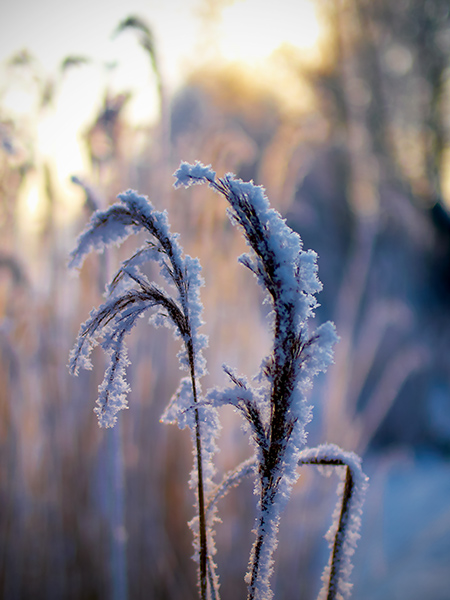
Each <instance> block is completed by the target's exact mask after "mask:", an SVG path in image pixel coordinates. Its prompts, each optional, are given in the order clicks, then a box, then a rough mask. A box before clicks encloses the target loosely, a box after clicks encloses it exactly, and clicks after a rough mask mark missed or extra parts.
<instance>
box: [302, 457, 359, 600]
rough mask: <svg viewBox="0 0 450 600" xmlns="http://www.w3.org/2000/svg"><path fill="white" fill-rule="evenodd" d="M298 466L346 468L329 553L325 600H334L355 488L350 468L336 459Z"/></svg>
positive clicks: (314, 459)
mask: <svg viewBox="0 0 450 600" xmlns="http://www.w3.org/2000/svg"><path fill="white" fill-rule="evenodd" d="M300 464H310V465H331V466H337V467H346V475H345V484H344V493H343V495H342V507H341V513H340V515H339V523H338V528H337V531H336V534H335V537H334V543H333V548H332V551H331V564H330V579H329V581H328V593H327V600H335V599H336V594H337V591H338V581H339V575H340V567H341V565H340V557H339V550H340V549H341V548H342V546H343V544H344V541H345V534H346V527H347V523H348V516H349V513H350V503H351V499H352V495H353V491H354V488H355V482H354V479H353V474H352V470H351V468H350V467H349V466H348V465H347V464H346V463H345V462H344V461H343V460H341V459H338V458H315V457H311V458H305V459H302V460H301V461H300Z"/></svg>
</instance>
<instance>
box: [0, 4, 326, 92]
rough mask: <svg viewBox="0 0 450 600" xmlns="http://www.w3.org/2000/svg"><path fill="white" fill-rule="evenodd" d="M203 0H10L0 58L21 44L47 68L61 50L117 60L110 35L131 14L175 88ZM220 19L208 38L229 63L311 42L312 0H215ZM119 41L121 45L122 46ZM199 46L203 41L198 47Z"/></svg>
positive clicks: (189, 55) (198, 29) (193, 46)
mask: <svg viewBox="0 0 450 600" xmlns="http://www.w3.org/2000/svg"><path fill="white" fill-rule="evenodd" d="M206 4H207V2H206V1H205V0H127V1H126V2H124V0H76V1H73V0H71V1H68V0H13V1H11V2H7V1H6V0H2V1H1V2H0V61H3V60H4V59H5V58H7V57H10V56H11V55H12V54H13V53H15V52H17V51H19V50H21V49H22V48H28V49H29V50H30V51H31V53H32V54H33V55H35V56H36V57H37V58H38V59H39V61H40V62H41V63H42V64H43V66H44V67H45V69H47V70H48V71H49V72H51V71H52V70H54V69H55V68H56V66H57V65H58V64H59V63H60V62H61V60H62V59H63V58H65V57H66V56H67V55H84V56H89V57H91V58H93V59H95V60H104V61H111V60H114V59H115V58H117V57H120V56H121V53H122V58H123V53H124V48H123V45H124V42H121V41H120V40H119V41H118V40H115V41H112V40H111V37H110V36H111V33H112V32H113V31H114V29H115V28H116V27H117V25H118V24H119V22H120V21H122V20H123V19H124V18H126V17H127V16H129V15H130V14H134V15H139V16H141V17H143V18H144V19H145V20H146V21H147V23H148V24H149V25H150V27H151V28H152V30H153V32H154V35H155V38H156V43H157V49H158V51H159V56H160V61H161V66H162V69H163V72H164V74H165V77H166V79H167V80H168V81H169V84H171V85H176V84H177V83H178V82H179V81H180V79H181V78H182V76H183V72H185V71H186V69H187V68H188V65H189V61H192V60H193V57H195V51H196V50H198V49H199V48H201V50H202V52H203V53H204V50H205V46H204V44H205V41H206V42H207V41H208V31H207V30H206V29H205V26H204V21H202V19H201V18H200V17H199V12H200V10H201V8H202V7H203V8H204V7H205V5H206ZM220 4H222V5H226V4H229V6H225V8H223V9H222V13H223V20H222V23H221V25H220V26H219V28H218V29H217V30H215V31H214V32H212V35H211V37H210V38H209V41H210V42H212V43H215V44H216V45H217V48H216V50H218V51H219V52H220V53H221V54H224V55H225V57H226V58H228V59H230V60H239V59H242V58H244V59H248V60H254V59H259V58H264V57H265V56H266V55H268V54H270V53H271V52H272V51H273V50H274V49H275V48H276V47H277V46H279V45H280V44H281V43H282V42H283V41H288V42H290V43H292V44H295V45H299V46H300V47H302V46H306V47H308V46H310V45H311V43H313V41H314V39H315V37H316V36H317V24H316V23H315V22H314V14H313V9H312V6H311V0H230V1H229V2H228V3H227V2H226V1H224V0H220ZM121 44H122V46H121ZM202 44H203V46H202Z"/></svg>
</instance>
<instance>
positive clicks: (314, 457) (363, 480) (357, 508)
mask: <svg viewBox="0 0 450 600" xmlns="http://www.w3.org/2000/svg"><path fill="white" fill-rule="evenodd" d="M311 461H317V463H319V464H321V463H322V464H323V463H327V464H330V463H331V464H335V465H336V464H338V465H340V464H342V465H345V466H340V467H339V468H340V471H341V473H340V476H341V482H340V484H339V486H338V491H337V493H338V498H339V499H338V502H337V504H336V508H335V510H334V512H333V517H332V524H331V527H330V528H329V530H328V531H327V533H326V535H325V538H326V539H327V541H328V543H329V545H330V550H331V551H332V550H333V546H334V543H335V538H336V533H337V531H338V528H339V520H340V518H341V513H342V498H343V494H344V488H345V479H346V474H345V473H346V470H347V467H348V468H349V469H350V472H351V478H352V482H353V488H352V493H351V497H350V499H349V500H348V506H347V516H346V518H345V519H344V523H343V526H344V538H343V541H342V543H340V544H338V548H337V554H336V559H335V568H336V569H337V581H336V585H335V588H334V590H333V591H334V592H335V597H336V599H337V600H348V599H349V598H350V593H351V589H352V584H351V582H350V575H351V572H352V569H353V564H352V557H353V554H354V553H355V549H356V545H357V542H358V539H359V537H360V534H359V531H360V528H361V515H362V506H363V503H364V498H365V494H366V490H367V487H368V481H369V480H368V477H367V476H366V475H365V474H364V473H363V471H362V469H361V458H360V457H359V456H358V455H357V454H355V453H354V452H345V451H344V450H342V449H341V448H339V446H336V445H335V444H323V445H321V446H318V447H317V448H308V449H305V450H303V451H302V452H301V453H300V455H299V464H305V463H308V462H311ZM314 464H315V463H314ZM327 475H328V473H327ZM331 560H332V555H331V553H330V560H329V562H328V565H327V566H326V567H325V569H324V572H323V575H322V581H323V586H322V589H321V591H320V594H319V596H318V600H326V598H327V595H328V590H329V581H330V574H331Z"/></svg>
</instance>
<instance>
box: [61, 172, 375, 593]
mask: <svg viewBox="0 0 450 600" xmlns="http://www.w3.org/2000/svg"><path fill="white" fill-rule="evenodd" d="M175 177H176V182H175V187H180V186H185V187H189V186H190V185H192V184H201V183H207V184H208V185H209V186H210V187H211V188H213V189H214V190H215V191H216V192H218V193H219V194H221V195H222V196H224V197H225V198H226V200H227V201H228V203H229V207H228V215H229V217H230V219H231V221H232V223H234V224H236V225H238V226H239V227H240V228H241V229H242V231H243V233H244V237H245V239H246V241H247V243H248V245H249V247H250V251H249V252H248V253H246V254H243V255H242V256H241V257H239V262H240V263H241V264H243V265H244V266H245V267H247V268H248V269H249V270H250V271H251V272H252V273H253V275H254V276H255V277H256V279H257V281H258V283H259V284H260V286H261V287H262V288H263V289H264V291H265V292H266V296H267V301H268V302H269V303H270V305H271V307H272V312H271V314H270V317H269V318H270V327H271V331H272V334H273V343H272V348H271V352H270V354H269V356H266V357H265V358H264V359H263V360H262V364H261V368H260V371H259V373H257V375H256V376H255V378H254V380H253V381H249V380H248V379H247V378H246V377H244V376H241V375H239V373H238V372H237V371H236V370H235V369H234V368H232V367H229V366H227V365H224V371H225V373H226V375H227V376H228V378H229V381H230V385H229V387H227V388H225V389H219V388H214V389H211V390H209V391H208V392H207V393H206V395H205V396H202V392H201V387H200V381H199V380H200V379H201V377H202V376H203V375H204V374H205V363H204V359H203V356H202V350H203V348H204V347H205V345H206V339H205V336H203V335H201V334H200V333H199V328H200V326H201V325H202V318H201V315H202V305H201V302H200V295H199V289H200V287H201V285H202V284H203V281H202V279H201V276H200V265H199V262H198V260H197V259H194V258H191V257H190V256H187V255H184V254H183V252H182V248H181V246H180V244H179V242H178V237H177V235H175V234H172V233H171V232H170V229H169V224H168V220H167V215H166V213H165V212H158V211H156V210H155V209H154V208H153V206H152V205H151V204H150V203H149V201H148V200H147V198H145V197H144V196H139V195H138V194H137V193H136V192H133V191H128V192H125V193H124V194H121V195H119V199H120V201H121V202H120V203H117V204H114V205H112V206H111V207H109V208H108V209H107V210H105V211H97V212H95V213H94V214H93V215H92V218H91V221H90V223H89V225H88V227H87V228H86V230H85V231H84V232H83V233H82V234H81V235H80V237H79V239H78V245H77V248H76V249H75V251H74V252H73V254H72V261H71V264H72V266H74V267H80V266H81V264H82V262H83V260H84V258H85V256H86V255H87V254H88V253H89V252H91V251H92V250H94V251H102V250H103V249H104V248H105V247H107V246H110V245H113V244H115V245H118V244H120V243H122V242H123V240H124V239H125V238H126V237H128V236H129V235H130V234H131V233H136V232H139V231H141V230H144V231H145V232H146V233H147V234H148V235H149V239H148V240H147V242H146V243H145V244H144V246H142V247H141V248H140V249H138V250H137V251H136V252H135V253H134V254H133V256H131V258H129V259H128V260H126V261H124V262H123V263H122V265H121V267H120V269H119V271H118V272H117V274H116V275H115V277H114V278H113V280H112V282H111V283H110V285H109V287H108V288H107V298H106V301H105V302H104V303H103V304H102V305H101V306H100V307H99V308H97V309H95V310H93V311H92V312H91V315H90V318H89V319H88V320H87V321H86V323H85V324H84V325H82V327H81V330H80V334H79V336H78V340H77V343H76V345H75V348H74V349H73V351H72V353H71V357H70V368H71V370H72V372H73V373H74V374H77V372H78V369H79V367H83V368H91V367H92V364H91V360H90V355H91V352H92V349H93V348H94V347H95V346H96V345H98V344H101V346H102V347H103V349H104V350H105V351H106V352H107V353H108V355H109V357H110V360H109V364H108V367H107V370H106V373H105V378H104V381H103V383H102V384H101V385H100V386H99V398H98V400H97V407H96V408H95V412H96V413H97V416H98V418H99V423H100V425H101V426H104V427H111V426H112V425H114V423H115V421H116V418H117V417H116V415H117V412H118V411H119V410H121V409H123V408H127V401H126V396H127V394H128V392H129V386H128V384H127V383H126V380H125V373H126V367H127V365H128V359H127V351H126V346H125V337H126V335H127V334H128V333H129V332H130V331H131V329H132V328H133V327H134V325H135V324H136V322H137V319H138V318H139V317H141V316H142V315H143V314H144V313H145V312H147V311H150V314H151V320H152V321H153V323H154V324H155V325H168V326H169V327H172V328H173V330H174V333H175V336H176V337H178V338H180V339H181V341H182V349H181V351H180V353H179V359H180V363H181V367H182V368H184V369H186V370H187V371H188V373H189V375H188V377H185V378H183V379H182V380H181V382H180V385H179V387H178V390H177V392H176V394H175V395H174V397H173V398H172V400H171V402H170V404H169V405H168V407H167V409H166V410H165V412H164V415H163V420H164V421H165V422H169V423H177V424H178V426H179V427H181V428H183V427H186V426H187V427H189V428H190V430H191V432H192V437H193V442H194V449H195V457H196V458H195V466H194V469H193V472H192V477H191V484H192V486H193V487H194V488H195V489H196V494H197V515H196V517H195V518H194V519H193V521H192V523H191V525H192V527H193V530H194V533H195V536H194V544H195V548H196V556H197V558H198V563H199V588H200V595H201V598H202V600H219V583H218V577H217V573H216V566H215V564H214V561H213V558H214V554H215V547H214V533H213V525H214V522H215V520H216V511H217V503H218V502H219V501H220V499H221V498H223V497H224V496H225V495H226V494H227V493H228V491H229V490H230V489H231V488H233V487H235V486H237V485H238V484H239V483H240V481H241V480H242V479H243V478H244V477H247V476H249V475H252V474H253V476H255V480H256V486H255V491H256V494H257V495H258V512H257V517H256V523H255V530H254V533H255V541H254V544H253V548H252V551H251V555H250V561H249V569H248V572H247V576H246V581H247V584H248V598H249V600H253V599H258V600H270V599H271V598H272V591H271V587H270V576H271V572H272V568H273V554H274V551H275V548H276V545H277V534H278V526H279V520H280V515H281V512H282V510H283V508H284V506H285V504H286V502H287V500H288V498H289V495H290V492H291V490H292V486H293V485H294V483H295V481H296V479H297V477H298V474H299V470H298V466H299V465H303V464H310V463H313V464H327V465H334V466H347V471H346V473H347V475H346V479H345V482H343V484H342V486H341V487H342V490H341V492H342V493H341V496H342V500H341V501H340V503H339V507H338V509H337V510H336V514H335V519H334V525H333V526H332V528H331V529H330V532H329V534H328V537H329V540H330V544H331V550H332V552H331V556H330V561H329V564H328V566H327V567H326V569H325V572H324V587H323V590H322V592H321V596H320V598H321V599H322V598H325V597H326V598H327V600H334V599H336V600H337V599H338V598H341V599H342V598H348V595H349V591H350V584H349V574H350V570H351V554H352V552H353V550H354V547H355V543H356V539H357V535H358V529H359V515H360V512H361V504H362V498H363V493H364V490H365V485H366V483H365V478H364V475H363V474H362V471H361V469H360V463H359V459H358V457H355V455H353V454H351V453H345V452H343V451H342V450H340V449H339V448H338V447H337V446H331V445H328V446H320V447H319V448H315V449H305V448H304V447H305V442H306V426H307V425H308V423H309V421H310V420H311V408H310V407H309V406H308V405H307V401H306V393H307V391H308V389H309V388H310V386H311V384H312V379H313V377H314V376H315V375H316V374H318V373H319V372H321V371H325V370H326V368H327V367H328V365H329V364H330V363H331V362H332V358H333V345H334V344H335V343H336V341H337V336H336V332H335V329H334V325H333V324H331V323H329V322H328V323H325V324H323V325H321V326H319V327H317V328H316V329H314V330H312V331H310V330H309V328H308V321H309V319H310V318H311V317H312V316H313V315H314V310H315V308H316V307H317V301H316V297H315V295H316V293H318V292H319V291H320V290H321V287H322V285H321V283H320V281H319V280H318V278H317V256H316V254H315V253H314V252H313V251H312V250H303V247H302V242H301V239H300V237H299V235H298V234H297V233H295V232H294V231H292V229H290V228H289V227H288V226H287V225H286V223H285V222H284V220H283V219H282V218H281V216H280V215H279V213H278V212H277V211H275V210H274V209H272V208H271V207H270V205H269V202H268V200H267V198H266V196H265V194H264V191H263V189H262V188H261V187H257V186H254V185H253V183H244V182H242V181H240V180H237V179H236V178H235V177H234V176H233V175H232V174H228V175H226V176H225V177H223V178H216V174H215V173H214V171H212V170H211V169H210V167H205V166H204V165H202V164H200V163H196V164H195V165H189V164H187V163H182V164H181V166H180V168H179V169H178V171H177V172H176V173H175ZM147 261H156V262H157V263H158V264H159V266H160V271H161V274H162V276H163V280H164V281H165V284H167V286H166V285H164V287H163V286H160V285H157V284H156V283H154V282H151V281H149V279H148V278H147V277H146V276H145V274H144V273H143V272H142V271H141V268H140V267H141V265H142V264H144V263H146V262H147ZM166 287H167V288H168V289H170V293H169V292H168V291H167V289H166ZM224 404H230V405H232V406H233V407H234V408H235V409H236V410H237V411H239V412H240V413H241V414H242V415H243V417H244V419H245V420H246V422H247V425H248V428H249V430H250V434H251V438H252V441H253V444H254V448H255V454H254V456H253V457H251V458H249V459H248V460H247V461H245V462H243V463H242V464H241V465H239V466H237V467H236V468H235V469H234V470H233V471H231V472H229V473H227V474H226V475H225V476H224V478H223V479H222V481H221V482H219V483H217V482H214V480H213V478H214V475H215V471H214V466H213V456H214V453H215V451H216V444H215V438H216V435H217V433H218V431H219V422H218V413H217V408H218V407H220V406H222V405H224ZM341 504H342V507H341Z"/></svg>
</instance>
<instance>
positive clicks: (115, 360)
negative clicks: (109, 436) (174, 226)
mask: <svg viewBox="0 0 450 600" xmlns="http://www.w3.org/2000/svg"><path fill="white" fill-rule="evenodd" d="M119 199H120V201H121V203H116V204H113V205H112V206H110V207H109V208H108V209H107V210H105V211H97V212H95V213H94V214H93V215H92V218H91V221H90V223H89V224H88V226H87V228H86V229H85V231H84V232H83V233H82V234H81V235H80V237H79V239H78V243H77V247H76V248H75V250H74V251H73V253H72V255H71V262H70V265H71V266H72V267H81V265H82V263H83V261H84V258H85V257H86V255H87V254H88V253H89V252H91V251H97V252H101V251H103V250H104V248H106V247H107V246H111V245H114V244H115V245H119V244H120V243H122V242H123V241H124V240H125V239H126V238H127V237H128V236H129V235H130V234H131V233H137V232H139V231H142V230H144V231H145V232H146V233H147V234H148V235H149V239H148V240H147V242H146V243H145V245H144V246H143V247H141V248H139V249H138V250H137V251H136V252H135V254H134V255H133V256H132V257H131V258H129V259H128V260H126V261H125V262H123V263H122V266H121V267H120V269H119V271H118V272H117V274H116V275H115V277H114V278H113V280H112V282H111V283H110V285H109V286H108V288H107V299H106V301H105V302H104V303H103V304H102V305H101V306H100V307H99V308H97V309H94V310H93V311H92V312H91V314H90V317H89V319H88V320H87V321H86V323H84V324H83V325H82V327H81V330H80V333H79V336H78V339H77V342H76V345H75V348H74V349H73V350H72V352H71V355H70V363H69V367H70V370H71V372H72V373H73V374H75V375H76V374H77V373H78V370H79V368H80V367H82V368H86V369H90V368H92V363H91V360H90V355H91V352H92V350H93V348H94V347H95V346H96V345H98V344H100V345H101V346H102V348H103V349H104V350H105V351H106V352H107V354H108V355H109V356H110V361H109V365H108V367H107V369H106V372H105V377H104V380H103V383H102V384H101V385H100V386H99V397H98V400H97V407H96V408H95V412H96V414H97V416H98V420H99V425H100V426H101V427H112V426H113V425H114V423H115V422H116V419H117V417H116V415H117V412H118V411H119V410H122V409H124V408H128V406H127V400H126V395H127V394H128V392H129V391H130V387H129V385H128V384H127V382H126V380H125V372H126V367H127V365H128V364H129V363H128V359H127V349H126V345H125V337H126V335H127V334H128V333H129V332H130V331H131V330H132V328H133V327H134V325H135V324H136V322H137V320H138V318H139V317H142V316H143V315H144V313H146V312H147V311H150V313H151V321H152V322H153V323H154V324H155V325H167V326H169V327H171V328H172V329H173V331H174V334H175V337H177V338H181V340H182V342H183V344H182V349H181V351H180V353H179V355H178V357H179V360H180V364H181V367H182V368H183V369H185V370H187V371H188V372H189V376H188V377H186V378H184V379H183V380H182V381H181V384H180V387H179V390H178V392H177V395H176V402H173V403H172V405H171V407H170V410H169V411H168V413H167V418H168V419H169V420H170V419H172V420H174V421H177V420H178V421H179V424H180V426H183V427H184V426H188V427H189V428H190V429H191V431H192V434H193V438H194V446H195V454H196V464H195V468H194V472H193V476H192V482H193V483H195V487H196V489H197V503H198V507H197V508H198V517H197V520H196V521H195V523H194V530H195V533H196V544H197V547H198V560H199V570H200V588H201V592H202V598H205V599H206V597H207V576H206V573H207V562H208V556H209V554H208V553H209V548H211V552H212V551H213V540H212V533H210V535H209V538H210V539H208V535H207V529H209V531H210V532H212V528H211V527H210V528H208V527H207V523H206V520H205V493H206V492H207V490H208V487H210V485H211V484H210V478H211V477H212V475H213V469H212V467H211V465H212V460H211V455H212V454H213V453H214V451H215V444H214V436H215V433H216V431H217V429H218V424H217V417H216V414H215V412H216V411H215V409H213V408H212V407H210V406H204V405H203V406H201V407H199V408H195V410H189V411H186V410H185V409H186V408H188V407H192V406H195V405H196V404H198V403H200V397H199V396H200V393H201V388H200V384H199V379H200V378H201V377H202V376H203V375H204V374H205V361H204V359H203V356H202V350H203V348H204V347H205V346H206V343H207V340H206V337H205V336H204V335H202V334H200V333H199V328H200V326H201V325H202V317H201V315H202V305H201V302H200V296H199V289H200V287H201V286H202V285H203V280H202V278H201V275H200V271H201V268H200V264H199V262H198V260H197V259H194V258H191V257H190V256H188V255H183V252H182V248H181V246H180V244H179V243H178V238H177V235H175V234H172V233H171V232H170V228H169V223H168V219H167V214H166V212H158V211H157V210H155V209H154V207H153V206H152V205H151V203H150V202H149V201H148V199H147V198H146V197H144V196H140V195H138V194H137V193H136V192H134V191H131V190H129V191H127V192H125V193H123V194H120V195H119ZM147 261H156V262H157V263H158V264H159V267H160V271H161V274H162V276H163V279H164V280H165V282H166V283H167V284H168V286H169V288H171V293H169V292H167V290H166V289H164V288H163V287H161V286H159V285H157V284H156V283H154V282H150V281H149V279H148V278H147V277H146V276H145V275H144V274H143V272H142V271H141V269H140V266H141V265H142V264H143V263H145V262H147ZM211 518H213V515H212V517H211ZM209 562H210V567H209V568H210V572H211V577H212V579H214V578H215V573H214V572H213V568H212V566H211V565H212V561H209Z"/></svg>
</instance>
